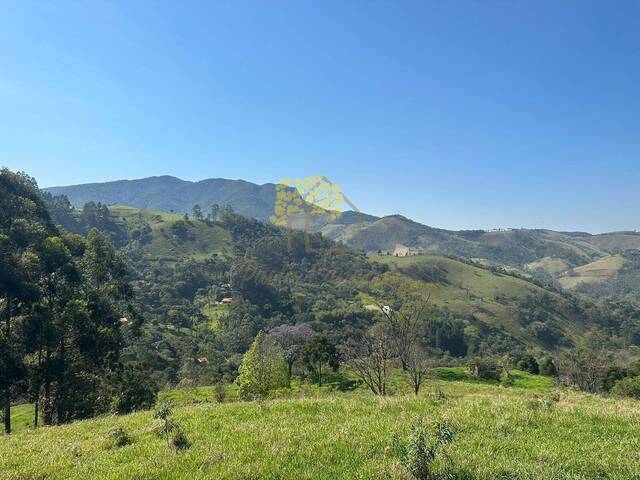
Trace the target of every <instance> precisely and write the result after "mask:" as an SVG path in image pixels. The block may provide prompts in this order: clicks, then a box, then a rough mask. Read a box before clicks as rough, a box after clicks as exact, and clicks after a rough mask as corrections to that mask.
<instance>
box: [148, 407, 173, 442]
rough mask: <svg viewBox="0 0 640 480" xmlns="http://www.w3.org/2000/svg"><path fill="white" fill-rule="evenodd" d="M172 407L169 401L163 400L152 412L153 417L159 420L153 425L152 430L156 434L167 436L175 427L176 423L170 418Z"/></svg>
mask: <svg viewBox="0 0 640 480" xmlns="http://www.w3.org/2000/svg"><path fill="white" fill-rule="evenodd" d="M172 413H173V408H172V406H171V404H170V403H169V402H163V403H161V404H159V405H157V406H156V409H155V411H154V413H153V418H155V419H157V420H159V422H157V424H156V425H154V426H153V430H154V431H155V432H156V434H157V435H158V436H161V437H165V438H167V441H168V440H169V435H170V434H171V433H172V432H173V431H174V430H175V429H176V427H177V424H176V423H175V422H174V421H173V419H172V418H171V414H172Z"/></svg>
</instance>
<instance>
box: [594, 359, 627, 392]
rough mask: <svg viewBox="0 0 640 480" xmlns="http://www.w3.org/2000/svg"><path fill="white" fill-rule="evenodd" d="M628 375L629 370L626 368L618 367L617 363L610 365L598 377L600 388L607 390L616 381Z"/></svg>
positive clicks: (609, 389)
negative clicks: (600, 376)
mask: <svg viewBox="0 0 640 480" xmlns="http://www.w3.org/2000/svg"><path fill="white" fill-rule="evenodd" d="M628 375H629V372H628V371H627V369H626V368H622V367H619V366H618V365H611V366H610V367H609V368H607V370H606V371H605V372H604V373H603V374H602V378H601V379H600V389H601V390H603V391H605V392H609V391H611V389H612V388H613V386H614V385H615V384H616V383H618V382H619V381H620V380H622V379H623V378H626V377H627V376H628Z"/></svg>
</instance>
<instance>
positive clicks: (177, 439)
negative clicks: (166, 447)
mask: <svg viewBox="0 0 640 480" xmlns="http://www.w3.org/2000/svg"><path fill="white" fill-rule="evenodd" d="M171 445H173V447H174V448H175V449H176V450H186V449H187V448H189V447H190V446H191V442H189V439H188V438H187V436H186V435H185V433H184V431H183V430H182V428H181V427H180V426H178V425H176V426H175V428H174V429H173V431H172V432H171Z"/></svg>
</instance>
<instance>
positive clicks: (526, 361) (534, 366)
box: [517, 355, 540, 375]
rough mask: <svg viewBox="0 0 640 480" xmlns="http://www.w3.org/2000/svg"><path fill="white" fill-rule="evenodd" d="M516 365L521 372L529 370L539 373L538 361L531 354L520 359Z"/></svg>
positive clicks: (535, 373)
mask: <svg viewBox="0 0 640 480" xmlns="http://www.w3.org/2000/svg"><path fill="white" fill-rule="evenodd" d="M517 367H518V369H519V370H522V371H523V372H529V373H532V374H534V375H538V374H539V373H540V366H539V365H538V361H537V360H536V359H535V357H533V356H532V355H527V356H526V357H524V358H523V359H522V360H520V361H519V362H518V365H517Z"/></svg>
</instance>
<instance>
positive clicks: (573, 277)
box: [558, 255, 624, 289]
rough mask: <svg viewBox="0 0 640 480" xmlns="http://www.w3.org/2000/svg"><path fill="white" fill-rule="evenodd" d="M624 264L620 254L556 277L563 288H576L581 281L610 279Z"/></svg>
mask: <svg viewBox="0 0 640 480" xmlns="http://www.w3.org/2000/svg"><path fill="white" fill-rule="evenodd" d="M623 265H624V258H623V257H622V256H621V255H613V256H611V257H606V258H602V259H600V260H596V261H595V262H592V263H589V264H587V265H583V266H581V267H576V268H574V269H573V270H571V271H570V272H567V273H566V274H564V275H563V276H562V277H560V278H559V279H558V281H559V282H560V285H562V287H563V288H567V289H571V288H576V287H577V286H579V285H580V284H583V283H600V282H606V281H609V280H611V279H612V278H613V277H614V276H615V275H616V273H618V271H619V270H620V269H621V268H622V266H623Z"/></svg>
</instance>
